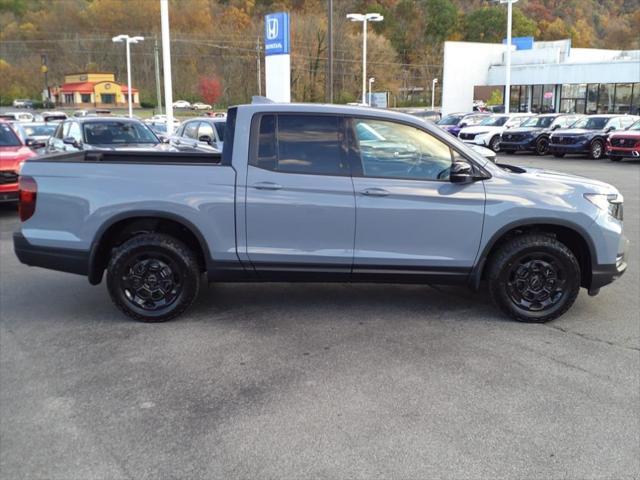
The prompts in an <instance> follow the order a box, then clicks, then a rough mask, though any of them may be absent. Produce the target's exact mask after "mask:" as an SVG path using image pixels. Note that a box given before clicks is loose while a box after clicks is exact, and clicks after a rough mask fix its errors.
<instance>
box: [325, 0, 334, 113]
mask: <svg viewBox="0 0 640 480" xmlns="http://www.w3.org/2000/svg"><path fill="white" fill-rule="evenodd" d="M328 1H329V13H328V15H329V18H328V19H327V20H328V21H327V24H328V32H327V33H328V42H327V43H328V47H329V65H328V71H327V95H326V96H327V101H328V102H329V103H333V0H328Z"/></svg>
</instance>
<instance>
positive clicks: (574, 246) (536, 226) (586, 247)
mask: <svg viewBox="0 0 640 480" xmlns="http://www.w3.org/2000/svg"><path fill="white" fill-rule="evenodd" d="M526 233H542V234H549V235H552V236H554V237H555V238H557V239H558V240H559V241H560V242H562V243H564V244H565V245H566V246H567V247H568V248H569V250H571V252H572V253H573V254H574V255H575V256H576V258H577V259H578V263H579V264H580V271H581V286H583V287H587V288H588V287H589V286H590V285H591V277H592V271H593V267H594V265H595V264H596V260H597V255H596V249H595V245H594V243H593V240H592V239H591V237H590V236H589V235H588V233H587V231H586V230H585V229H584V228H583V227H581V226H580V225H577V224H574V223H571V222H567V221H563V220H559V219H552V218H540V219H530V220H522V221H516V222H512V223H509V224H507V225H505V226H503V227H502V228H500V229H499V230H498V231H496V232H495V233H494V234H493V235H492V236H491V238H490V239H489V241H488V242H487V243H486V245H485V246H484V247H483V249H482V251H481V252H480V254H479V256H478V259H477V261H476V264H475V267H474V268H473V270H472V272H471V274H470V282H471V286H472V288H474V289H478V288H479V286H480V281H481V280H483V279H484V277H485V274H486V268H485V267H486V265H487V263H488V261H489V260H490V259H491V256H492V255H493V254H494V253H495V252H496V251H497V250H498V248H500V246H501V245H502V244H504V242H506V241H508V240H509V239H511V238H513V237H514V236H517V235H522V234H526Z"/></svg>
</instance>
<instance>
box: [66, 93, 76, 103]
mask: <svg viewBox="0 0 640 480" xmlns="http://www.w3.org/2000/svg"><path fill="white" fill-rule="evenodd" d="M64 103H75V102H74V101H73V93H65V94H64Z"/></svg>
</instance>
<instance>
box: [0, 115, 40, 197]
mask: <svg viewBox="0 0 640 480" xmlns="http://www.w3.org/2000/svg"><path fill="white" fill-rule="evenodd" d="M35 155H36V154H35V153H34V152H33V151H32V150H31V149H30V148H29V147H27V146H26V145H25V144H24V142H23V141H22V139H21V138H20V136H19V135H18V134H17V133H16V131H15V130H14V129H13V128H12V126H11V125H10V124H9V122H6V121H2V120H0V202H15V201H16V200H18V190H19V189H18V172H19V171H20V167H21V165H22V163H23V162H24V161H25V160H27V159H28V158H32V157H34V156H35Z"/></svg>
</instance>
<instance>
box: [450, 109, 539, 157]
mask: <svg viewBox="0 0 640 480" xmlns="http://www.w3.org/2000/svg"><path fill="white" fill-rule="evenodd" d="M532 116H534V115H533V114H531V113H509V114H498V115H491V116H490V117H487V118H485V119H484V120H483V121H482V122H480V123H479V124H478V125H475V126H473V127H465V128H463V129H462V130H460V133H459V134H458V138H459V139H460V140H462V141H463V142H465V143H474V144H476V145H480V146H483V147H489V148H490V149H491V150H493V151H494V152H497V151H498V150H500V134H501V133H502V132H504V131H505V130H506V129H508V128H514V127H519V126H520V124H521V123H522V122H524V121H525V120H526V119H527V118H530V117H532Z"/></svg>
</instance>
